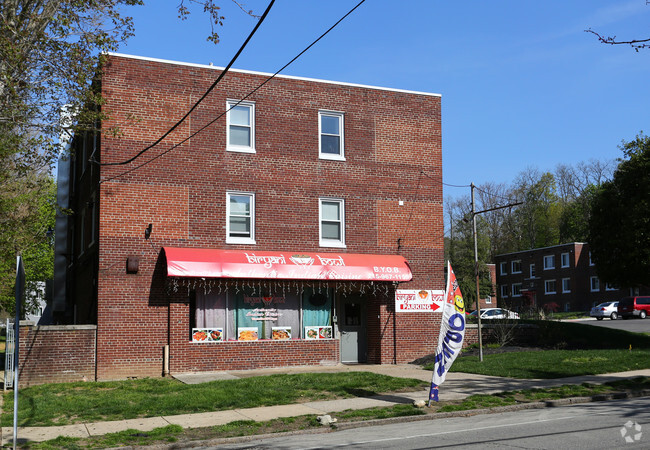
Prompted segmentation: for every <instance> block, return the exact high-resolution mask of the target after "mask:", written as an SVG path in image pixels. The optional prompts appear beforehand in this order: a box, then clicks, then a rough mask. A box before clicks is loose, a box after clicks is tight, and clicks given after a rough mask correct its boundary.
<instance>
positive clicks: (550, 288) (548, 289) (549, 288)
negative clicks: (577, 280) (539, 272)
mask: <svg viewBox="0 0 650 450" xmlns="http://www.w3.org/2000/svg"><path fill="white" fill-rule="evenodd" d="M555 293H556V290H555V280H546V281H544V294H555Z"/></svg>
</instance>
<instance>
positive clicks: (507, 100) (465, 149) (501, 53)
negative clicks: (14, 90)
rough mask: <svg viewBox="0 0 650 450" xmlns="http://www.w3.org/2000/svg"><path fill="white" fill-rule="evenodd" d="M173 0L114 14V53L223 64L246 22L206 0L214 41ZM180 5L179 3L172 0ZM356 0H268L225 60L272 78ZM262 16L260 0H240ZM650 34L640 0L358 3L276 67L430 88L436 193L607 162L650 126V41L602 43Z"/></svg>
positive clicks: (234, 9)
mask: <svg viewBox="0 0 650 450" xmlns="http://www.w3.org/2000/svg"><path fill="white" fill-rule="evenodd" d="M179 2H180V0H155V1H154V0H149V1H147V2H146V3H147V4H146V5H145V6H140V7H128V8H125V10H124V13H125V14H127V15H131V16H132V17H133V18H134V23H135V28H136V32H135V36H134V37H132V38H131V39H130V40H129V41H128V43H127V44H126V45H124V46H123V47H122V48H121V49H120V53H125V54H130V55H138V56H145V57H153V58H161V59H167V60H173V61H182V62H190V63H198V64H209V63H213V64H214V65H215V66H225V65H226V64H227V63H228V62H229V61H230V59H231V58H232V56H233V55H234V54H235V53H236V51H237V50H238V49H239V47H240V45H241V44H242V43H243V42H244V40H245V39H246V37H247V36H248V34H249V33H250V31H251V30H252V29H253V27H254V26H255V21H256V20H257V19H255V18H253V17H251V16H249V15H247V14H245V13H244V12H242V10H241V9H240V8H239V7H238V6H237V4H236V3H235V2H233V1H232V0H219V4H220V5H221V6H222V15H223V16H225V19H224V22H223V26H222V27H220V28H219V29H218V32H219V34H220V37H221V40H220V43H219V44H218V45H214V44H213V43H211V42H208V41H207V40H206V37H207V35H208V34H209V32H210V23H209V20H208V18H207V16H206V15H205V14H203V13H202V12H201V11H200V9H198V8H195V9H193V14H192V15H191V16H190V18H189V19H187V20H184V21H181V20H179V19H178V17H177V15H178V14H177V12H176V7H177V5H178V4H179ZM185 3H186V4H187V6H190V7H191V3H190V2H189V1H188V0H185ZM357 3H358V0H328V1H322V0H276V3H275V5H274V6H273V8H272V9H271V11H270V13H269V15H268V16H267V18H266V19H265V21H264V22H263V24H262V25H261V27H260V29H259V30H258V31H257V33H256V34H255V36H254V37H253V39H252V40H251V41H250V43H249V44H248V46H247V47H246V49H245V50H244V52H243V53H242V55H241V56H240V57H239V59H238V60H237V61H236V63H235V64H234V66H233V67H234V68H238V69H246V70H254V71H261V72H269V73H273V72H275V71H277V70H278V69H280V68H281V67H282V66H283V65H285V64H286V63H287V62H289V61H290V60H291V59H292V58H293V57H294V56H296V55H297V54H298V53H299V52H300V51H302V50H303V49H304V48H305V47H307V46H308V45H309V44H311V43H312V41H314V40H315V39H316V38H317V37H318V36H320V34H322V33H323V32H324V31H325V30H327V29H328V28H329V27H330V26H332V25H333V24H334V23H335V22H336V21H337V20H338V19H340V18H341V17H342V16H343V15H345V14H346V13H347V12H348V11H349V10H350V9H351V8H353V7H354V5H356V4H357ZM240 4H243V5H244V8H245V9H246V10H249V9H251V10H253V12H254V13H255V14H258V15H261V14H262V13H263V11H264V10H265V9H266V7H267V5H268V1H266V0H264V1H263V0H240ZM587 29H593V30H594V31H597V32H599V33H600V34H602V35H607V36H616V37H617V38H618V39H620V40H630V39H646V38H650V5H646V0H568V1H567V0H562V1H561V0H547V1H544V2H539V1H537V2H533V1H530V0H529V1H521V0H491V1H489V2H487V1H478V0H463V1H454V2H449V1H442V0H403V1H398V2H396V1H388V0H367V1H366V2H365V3H364V4H362V5H361V6H360V7H359V8H358V9H357V10H355V12H353V13H352V14H351V15H350V16H348V17H347V18H346V19H345V20H344V21H343V22H341V23H340V24H339V25H338V26H337V27H336V28H334V30H332V31H331V32H330V33H329V34H328V35H327V36H326V37H324V38H323V39H322V40H321V41H319V42H318V43H317V44H316V45H315V46H314V47H312V48H311V49H310V50H309V51H308V52H307V53H305V54H304V55H303V56H302V57H300V58H299V59H298V60H297V61H296V62H294V63H293V64H292V65H291V66H289V68H287V69H286V70H285V71H284V72H282V73H283V74H286V75H294V76H301V77H309V78H318V79H326V80H333V81H341V82H348V83H358V84H364V85H372V86H381V87H389V88H396V89H406V90H413V91H420V92H432V93H437V94H440V95H441V96H442V141H443V181H444V183H445V184H446V185H445V187H444V196H445V197H447V198H448V197H458V196H461V195H467V194H468V193H469V188H467V187H453V186H449V185H459V186H466V185H469V184H470V183H471V182H473V183H475V184H477V185H481V184H483V183H486V182H494V183H506V184H510V183H512V181H513V180H514V179H515V177H516V176H517V175H518V174H519V173H521V172H523V171H526V170H528V169H529V168H536V169H538V170H540V171H553V170H554V169H555V168H556V166H557V165H558V164H568V165H576V164H578V163H580V162H585V161H589V160H590V159H596V160H613V159H616V158H618V157H620V156H622V152H621V151H620V149H619V148H618V146H619V145H620V144H621V141H622V140H626V141H629V140H632V139H634V137H635V136H636V135H637V134H638V133H640V132H641V131H642V130H644V131H646V132H648V133H650V127H648V126H647V124H648V115H649V113H650V109H649V108H648V105H650V91H649V90H648V75H649V74H650V49H647V50H640V51H639V52H636V51H635V50H634V49H632V48H631V47H629V46H626V45H615V46H610V45H604V44H601V43H599V42H598V41H597V39H596V37H595V36H594V35H592V34H590V33H587V32H585V30H587Z"/></svg>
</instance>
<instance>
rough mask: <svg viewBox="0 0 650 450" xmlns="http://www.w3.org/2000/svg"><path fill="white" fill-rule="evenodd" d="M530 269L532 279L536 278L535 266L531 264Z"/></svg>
mask: <svg viewBox="0 0 650 450" xmlns="http://www.w3.org/2000/svg"><path fill="white" fill-rule="evenodd" d="M529 269H530V277H531V278H535V264H531V265H530V266H529Z"/></svg>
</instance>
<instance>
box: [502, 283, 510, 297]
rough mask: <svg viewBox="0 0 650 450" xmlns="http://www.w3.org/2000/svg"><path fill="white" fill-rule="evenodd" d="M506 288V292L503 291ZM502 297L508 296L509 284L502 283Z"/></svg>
mask: <svg viewBox="0 0 650 450" xmlns="http://www.w3.org/2000/svg"><path fill="white" fill-rule="evenodd" d="M504 288H505V290H506V293H505V294H504V293H503V289H504ZM500 293H501V298H508V285H507V284H502V285H501V292H500Z"/></svg>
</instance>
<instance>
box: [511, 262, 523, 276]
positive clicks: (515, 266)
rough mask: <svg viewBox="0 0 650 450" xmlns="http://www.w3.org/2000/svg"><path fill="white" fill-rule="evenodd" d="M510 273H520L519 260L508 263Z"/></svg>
mask: <svg viewBox="0 0 650 450" xmlns="http://www.w3.org/2000/svg"><path fill="white" fill-rule="evenodd" d="M510 269H511V270H510V273H521V260H520V259H517V260H515V261H512V262H511V263H510Z"/></svg>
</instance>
